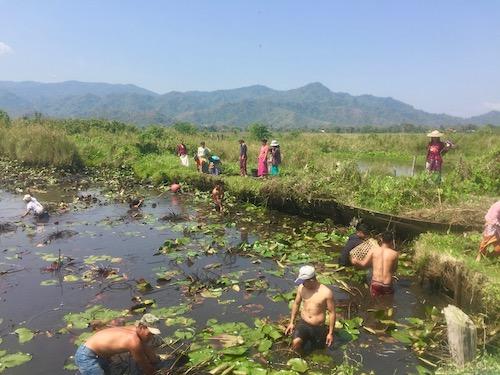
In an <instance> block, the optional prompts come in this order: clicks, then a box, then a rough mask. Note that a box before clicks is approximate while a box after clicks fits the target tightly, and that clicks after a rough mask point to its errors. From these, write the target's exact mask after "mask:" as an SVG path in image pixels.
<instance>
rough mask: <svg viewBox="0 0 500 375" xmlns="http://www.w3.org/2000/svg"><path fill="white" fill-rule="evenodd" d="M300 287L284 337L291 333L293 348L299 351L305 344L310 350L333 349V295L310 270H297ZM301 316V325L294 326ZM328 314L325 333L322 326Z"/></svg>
mask: <svg viewBox="0 0 500 375" xmlns="http://www.w3.org/2000/svg"><path fill="white" fill-rule="evenodd" d="M295 283H296V284H299V287H298V288H297V297H295V301H294V303H293V306H292V315H291V317H290V324H289V325H288V327H287V328H286V331H285V334H287V335H288V334H291V333H292V332H293V340H292V348H293V350H296V351H300V350H302V349H303V348H304V346H305V345H306V343H307V342H310V343H311V346H312V348H313V349H315V348H323V347H324V346H325V344H326V345H327V346H331V345H333V329H334V327H335V301H334V299H333V292H332V291H331V290H330V288H328V287H327V286H326V285H323V284H321V283H320V282H319V281H318V280H316V271H315V269H314V267H312V266H303V267H301V268H300V270H299V277H298V278H297V280H295ZM302 301H303V302H304V306H303V309H302V310H301V312H300V317H301V321H300V322H299V323H298V324H297V327H296V326H295V324H294V322H295V318H296V317H297V313H298V311H299V309H300V305H301V303H302ZM327 310H328V315H329V320H328V329H327V327H326V326H325V317H326V311H327Z"/></svg>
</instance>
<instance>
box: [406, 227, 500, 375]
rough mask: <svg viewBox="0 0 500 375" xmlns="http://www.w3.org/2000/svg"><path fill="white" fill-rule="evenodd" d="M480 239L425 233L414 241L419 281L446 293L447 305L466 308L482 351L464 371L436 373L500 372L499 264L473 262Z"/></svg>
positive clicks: (452, 368)
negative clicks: (424, 281)
mask: <svg viewBox="0 0 500 375" xmlns="http://www.w3.org/2000/svg"><path fill="white" fill-rule="evenodd" d="M480 239H481V236H480V234H479V233H466V234H463V235H452V234H448V235H446V234H435V233H426V234H423V235H421V236H420V237H419V238H418V240H417V241H416V242H415V256H414V260H415V266H416V268H417V272H418V273H419V274H420V275H421V276H422V280H424V279H427V280H429V281H430V282H431V283H432V284H434V285H435V286H437V287H439V288H441V289H445V290H447V291H448V292H449V295H450V297H451V298H450V303H451V304H456V305H461V306H465V307H467V309H466V310H468V311H471V312H472V313H473V314H472V315H471V316H472V317H473V320H474V323H475V324H476V327H477V328H478V338H479V341H480V342H481V343H482V345H483V348H484V349H486V350H480V351H479V353H480V354H479V356H478V358H477V360H475V361H474V362H472V363H471V364H469V365H467V366H466V367H465V368H457V367H455V366H453V365H450V366H448V367H445V368H441V369H439V370H438V371H437V372H436V373H437V374H443V375H445V374H497V373H499V372H498V371H499V370H500V331H499V328H500V275H499V273H498V271H499V269H500V267H499V265H500V263H499V261H498V259H495V258H488V259H482V260H481V262H476V261H475V257H476V254H477V248H478V244H479V241H480Z"/></svg>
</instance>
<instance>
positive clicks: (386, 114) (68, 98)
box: [0, 81, 500, 128]
mask: <svg viewBox="0 0 500 375" xmlns="http://www.w3.org/2000/svg"><path fill="white" fill-rule="evenodd" d="M0 109H3V110H5V111H7V112H8V113H9V115H11V116H12V117H17V116H22V115H26V114H31V113H33V112H41V113H42V114H44V115H46V116H50V117H65V118H67V117H76V118H87V117H94V118H107V119H113V120H120V121H124V122H132V123H137V124H150V123H157V124H170V123H172V122H175V121H189V122H193V123H196V124H199V125H203V126H212V125H215V126H220V125H229V126H240V127H242V126H246V125H248V124H249V123H253V122H262V123H265V124H267V125H268V126H271V127H275V128H327V127H332V126H362V125H372V126H387V125H398V124H401V123H411V124H415V125H427V126H440V125H444V126H454V125H461V124H469V123H471V124H477V125H482V124H485V123H491V124H494V125H500V112H490V113H487V114H484V115H482V116H476V117H471V118H469V119H465V118H460V117H454V116H449V115H446V114H433V113H428V112H425V111H421V110H418V109H415V108H414V107H412V106H411V105H409V104H406V103H403V102H400V101H398V100H395V99H393V98H381V97H376V96H372V95H360V96H353V95H349V94H347V93H340V92H332V91H330V90H329V89H328V88H327V87H325V86H324V85H322V84H321V83H317V82H316V83H311V84H308V85H306V86H303V87H299V88H297V89H293V90H287V91H279V90H273V89H271V88H269V87H266V86H261V85H255V86H249V87H242V88H237V89H231V90H217V91H211V92H203V91H188V92H176V91H172V92H169V93H166V94H163V95H159V94H157V93H155V92H152V91H149V90H146V89H143V88H141V87H138V86H135V85H122V84H109V83H89V82H78V81H67V82H60V83H39V82H10V81H0Z"/></svg>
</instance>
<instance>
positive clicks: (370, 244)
mask: <svg viewBox="0 0 500 375" xmlns="http://www.w3.org/2000/svg"><path fill="white" fill-rule="evenodd" d="M377 247H378V243H377V240H375V239H373V238H370V239H368V240H366V241H364V242H363V243H361V244H359V245H358V246H356V247H355V248H354V249H352V250H351V251H350V253H349V256H350V257H351V259H356V260H363V259H365V257H366V254H368V251H370V249H373V248H377Z"/></svg>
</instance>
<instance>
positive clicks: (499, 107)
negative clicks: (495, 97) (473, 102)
mask: <svg viewBox="0 0 500 375" xmlns="http://www.w3.org/2000/svg"><path fill="white" fill-rule="evenodd" d="M483 106H484V107H485V108H488V109H489V110H491V111H500V102H484V103H483Z"/></svg>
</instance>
